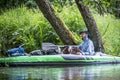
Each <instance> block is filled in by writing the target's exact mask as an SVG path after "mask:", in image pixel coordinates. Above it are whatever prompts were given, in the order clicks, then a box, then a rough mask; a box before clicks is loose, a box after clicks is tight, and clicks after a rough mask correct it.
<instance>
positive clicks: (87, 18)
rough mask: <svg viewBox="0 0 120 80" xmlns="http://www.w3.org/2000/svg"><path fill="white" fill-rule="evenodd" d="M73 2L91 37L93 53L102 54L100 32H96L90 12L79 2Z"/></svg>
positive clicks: (77, 0) (96, 28)
mask: <svg viewBox="0 0 120 80" xmlns="http://www.w3.org/2000/svg"><path fill="white" fill-rule="evenodd" d="M75 2H76V4H77V6H78V9H79V11H80V13H81V15H82V17H83V20H84V22H85V24H86V27H87V29H88V31H89V33H90V35H91V36H92V38H91V39H92V41H93V43H94V46H95V51H101V52H104V48H103V43H102V38H101V35H100V32H99V30H98V27H97V25H96V22H95V20H94V18H93V16H92V14H91V12H90V11H89V8H88V7H87V6H85V5H84V4H83V3H82V2H81V1H80V0H75Z"/></svg>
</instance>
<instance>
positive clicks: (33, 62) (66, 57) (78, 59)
mask: <svg viewBox="0 0 120 80" xmlns="http://www.w3.org/2000/svg"><path fill="white" fill-rule="evenodd" d="M118 63H120V57H116V56H83V55H72V54H59V55H41V56H16V57H6V58H0V65H6V64H7V65H8V66H63V65H64V66H72V65H90V64H118Z"/></svg>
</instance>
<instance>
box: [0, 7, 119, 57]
mask: <svg viewBox="0 0 120 80" xmlns="http://www.w3.org/2000/svg"><path fill="white" fill-rule="evenodd" d="M57 11H58V10H57ZM91 11H92V13H93V15H94V17H95V20H96V22H97V25H98V27H99V30H100V32H101V35H102V38H103V42H104V47H105V50H106V53H108V54H112V55H120V48H119V46H120V44H119V43H120V31H119V30H120V26H119V25H120V20H119V19H115V17H114V16H113V15H110V14H106V15H105V16H100V15H99V14H98V13H97V12H96V11H94V10H93V9H92V10H91ZM2 13H3V14H1V15H0V37H1V39H0V50H1V53H3V52H5V51H6V50H7V49H10V48H13V47H17V46H19V45H24V48H25V51H27V52H30V51H32V50H35V49H40V48H41V43H42V42H52V43H54V44H62V42H61V40H60V39H59V37H58V35H57V34H56V32H55V31H54V30H53V28H52V27H51V25H50V24H49V22H48V21H47V20H46V19H45V18H44V16H43V15H42V13H41V12H39V10H37V9H34V10H31V9H27V8H26V7H24V6H21V7H20V8H16V9H10V10H7V11H5V12H2ZM58 15H59V16H60V17H61V18H62V19H63V21H64V22H65V23H66V25H67V26H68V27H69V28H70V30H71V31H72V32H73V34H74V35H75V37H76V38H77V39H78V40H79V42H81V41H82V40H81V39H80V38H79V35H78V32H79V31H80V30H83V29H86V27H85V24H84V21H83V19H82V17H81V16H80V13H79V11H78V9H77V7H76V5H72V6H69V5H66V6H64V7H63V8H62V9H61V11H60V12H59V11H58Z"/></svg>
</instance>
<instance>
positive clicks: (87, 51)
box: [78, 31, 95, 55]
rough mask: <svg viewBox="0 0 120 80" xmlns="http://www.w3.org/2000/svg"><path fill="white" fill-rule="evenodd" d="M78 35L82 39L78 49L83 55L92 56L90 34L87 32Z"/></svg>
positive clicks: (92, 48)
mask: <svg viewBox="0 0 120 80" xmlns="http://www.w3.org/2000/svg"><path fill="white" fill-rule="evenodd" d="M79 35H80V36H81V37H82V40H83V42H82V43H81V44H80V45H79V47H78V48H79V49H80V51H81V52H82V54H83V55H93V54H94V53H95V51H94V45H93V42H92V40H90V34H89V32H88V31H80V33H79Z"/></svg>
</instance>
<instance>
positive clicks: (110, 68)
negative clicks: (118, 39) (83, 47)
mask: <svg viewBox="0 0 120 80" xmlns="http://www.w3.org/2000/svg"><path fill="white" fill-rule="evenodd" d="M0 80H120V64H116V65H92V66H74V67H47V66H46V67H0Z"/></svg>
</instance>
